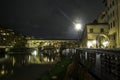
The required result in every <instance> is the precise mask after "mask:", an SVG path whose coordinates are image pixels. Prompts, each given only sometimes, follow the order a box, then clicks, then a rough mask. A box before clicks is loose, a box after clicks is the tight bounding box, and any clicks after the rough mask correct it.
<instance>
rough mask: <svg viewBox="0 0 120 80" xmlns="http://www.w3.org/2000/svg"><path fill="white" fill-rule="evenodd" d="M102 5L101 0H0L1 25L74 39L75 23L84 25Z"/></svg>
mask: <svg viewBox="0 0 120 80" xmlns="http://www.w3.org/2000/svg"><path fill="white" fill-rule="evenodd" d="M103 7H104V6H103V3H102V0H0V24H1V25H4V26H7V28H11V29H13V30H15V31H17V32H20V33H22V34H23V35H30V36H35V37H37V38H45V39H75V38H76V37H77V32H76V31H75V29H74V25H73V23H82V25H83V26H82V27H84V25H85V24H86V23H89V22H92V21H93V20H94V19H96V17H97V16H98V15H99V14H100V12H101V11H102V10H103Z"/></svg>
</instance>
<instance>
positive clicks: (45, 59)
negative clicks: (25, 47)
mask: <svg viewBox="0 0 120 80" xmlns="http://www.w3.org/2000/svg"><path fill="white" fill-rule="evenodd" d="M33 53H34V54H33ZM42 53H43V52H42ZM42 53H38V52H36V51H34V50H32V51H31V50H29V51H23V52H20V51H19V52H15V51H14V52H12V51H11V52H8V53H6V54H7V55H5V57H4V58H2V60H1V58H0V77H2V76H5V75H11V74H14V70H15V68H17V67H21V66H25V65H29V64H41V63H42V64H43V63H51V62H54V61H55V59H54V58H53V57H51V56H49V55H47V54H42Z"/></svg>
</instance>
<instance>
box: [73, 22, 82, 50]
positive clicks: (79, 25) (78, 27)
mask: <svg viewBox="0 0 120 80" xmlns="http://www.w3.org/2000/svg"><path fill="white" fill-rule="evenodd" d="M81 28H82V25H81V24H75V30H76V31H77V32H78V48H79V47H80V35H79V33H80V30H81Z"/></svg>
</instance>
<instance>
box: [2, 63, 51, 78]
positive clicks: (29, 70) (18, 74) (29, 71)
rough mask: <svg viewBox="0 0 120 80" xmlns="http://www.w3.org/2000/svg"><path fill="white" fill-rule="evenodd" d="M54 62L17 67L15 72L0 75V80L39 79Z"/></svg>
mask: <svg viewBox="0 0 120 80" xmlns="http://www.w3.org/2000/svg"><path fill="white" fill-rule="evenodd" d="M52 65H53V64H30V65H26V66H22V67H19V68H15V69H14V71H13V74H11V75H6V76H3V77H0V80H39V78H40V76H41V75H43V74H45V73H47V72H48V71H49V70H50V69H51V68H52Z"/></svg>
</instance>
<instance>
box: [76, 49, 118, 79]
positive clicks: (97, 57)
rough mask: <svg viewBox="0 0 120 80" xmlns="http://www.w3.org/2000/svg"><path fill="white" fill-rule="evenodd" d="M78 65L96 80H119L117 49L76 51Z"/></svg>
mask: <svg viewBox="0 0 120 80" xmlns="http://www.w3.org/2000/svg"><path fill="white" fill-rule="evenodd" d="M77 53H79V54H80V64H81V65H83V66H84V67H85V68H87V69H88V71H89V72H90V73H91V74H92V75H93V76H94V77H96V78H97V79H98V80H120V50H119V49H77Z"/></svg>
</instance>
